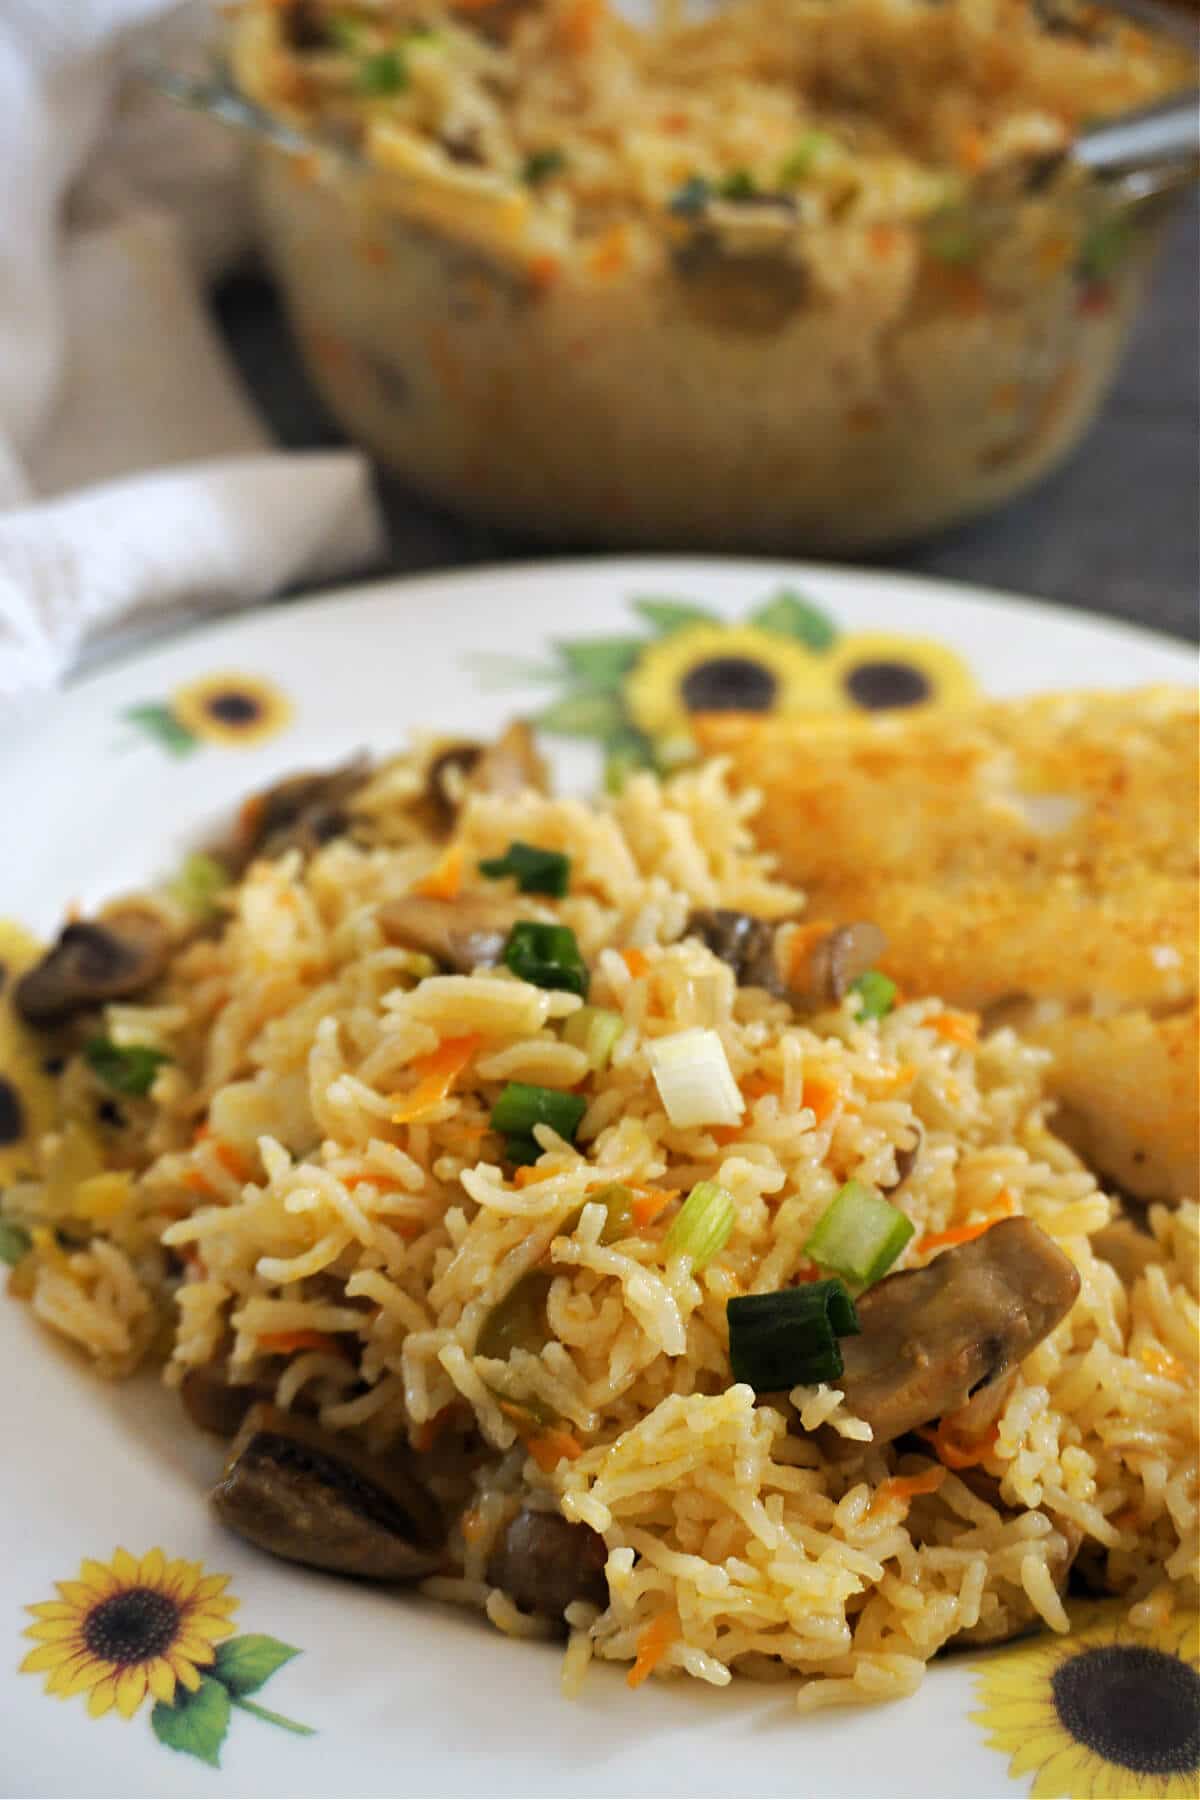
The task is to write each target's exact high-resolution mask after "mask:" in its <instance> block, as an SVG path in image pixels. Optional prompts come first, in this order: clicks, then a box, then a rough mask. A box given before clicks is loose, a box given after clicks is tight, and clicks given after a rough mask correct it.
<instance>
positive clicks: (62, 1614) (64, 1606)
mask: <svg viewBox="0 0 1200 1800" xmlns="http://www.w3.org/2000/svg"><path fill="white" fill-rule="evenodd" d="M25 1611H26V1612H27V1613H32V1614H33V1616H34V1618H35V1619H77V1618H78V1617H79V1608H78V1607H77V1606H72V1605H70V1604H69V1602H68V1601H66V1600H38V1601H36V1602H35V1603H34V1604H33V1605H32V1606H27V1607H26V1608H25Z"/></svg>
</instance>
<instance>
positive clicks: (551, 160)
mask: <svg viewBox="0 0 1200 1800" xmlns="http://www.w3.org/2000/svg"><path fill="white" fill-rule="evenodd" d="M566 166H567V159H566V156H565V154H564V153H563V151H561V150H534V151H533V152H532V153H531V154H530V155H529V156H527V157H526V158H525V161H524V163H523V164H522V166H521V180H522V181H523V182H525V183H526V185H527V186H529V187H538V186H539V185H540V183H542V182H543V181H549V179H550V177H551V175H561V174H562V172H563V170H564V169H565V168H566Z"/></svg>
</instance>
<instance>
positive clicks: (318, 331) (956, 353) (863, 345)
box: [173, 77, 1177, 553]
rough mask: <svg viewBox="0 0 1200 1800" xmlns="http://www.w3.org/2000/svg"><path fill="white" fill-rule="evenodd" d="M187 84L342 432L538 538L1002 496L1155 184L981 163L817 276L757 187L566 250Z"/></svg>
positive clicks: (1024, 462)
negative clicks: (244, 152) (731, 200)
mask: <svg viewBox="0 0 1200 1800" xmlns="http://www.w3.org/2000/svg"><path fill="white" fill-rule="evenodd" d="M173 85H174V89H175V91H176V93H177V94H178V93H180V92H181V91H182V89H181V83H180V81H179V79H176V80H175V81H174V83H173ZM185 97H187V98H189V99H191V100H192V101H193V102H194V103H199V104H201V105H205V106H207V107H208V109H209V110H211V111H214V112H216V113H217V114H218V115H219V116H222V117H224V118H226V119H227V120H230V121H231V122H233V123H235V124H239V125H242V126H244V127H247V128H248V129H249V131H250V134H251V140H252V178H253V183H254V189H255V195H256V200H257V206H258V212H259V217H260V220H261V228H262V238H263V244H264V247H265V250H266V253H267V256H268V259H269V262H270V265H271V267H272V269H273V271H274V273H275V276H276V278H277V280H278V283H279V286H280V289H281V291H282V294H283V297H284V300H285V303H286V307H287V310H288V313H289V315H290V318H291V322H292V325H293V327H294V330H295V333H296V336H297V339H298V341H299V344H300V347H301V350H302V353H303V356H304V359H305V362H306V364H307V367H308V369H309V371H310V372H311V375H312V378H313V380H314V382H315V384H316V386H317V387H318V389H319V390H320V392H321V394H322V395H323V397H324V399H325V401H326V402H327V404H328V406H329V408H330V410H331V411H332V412H333V414H334V415H335V416H336V417H337V419H338V420H339V421H340V423H341V424H342V426H343V427H344V428H345V430H346V432H347V433H348V434H349V435H350V436H351V437H352V438H354V439H356V440H357V441H358V442H360V443H361V444H363V445H364V446H365V447H366V448H367V449H368V450H369V451H370V452H371V453H372V454H373V455H374V456H375V457H377V458H378V459H379V461H380V462H381V463H383V464H384V465H385V466H386V467H387V468H389V469H390V470H392V471H393V472H394V473H395V474H397V475H398V476H400V477H401V478H402V479H403V480H404V481H405V482H407V483H408V484H410V485H411V486H412V487H413V488H415V489H417V490H419V491H420V492H422V493H424V494H425V495H427V496H429V497H430V498H432V499H434V500H435V501H437V502H440V503H442V504H444V505H446V506H449V507H451V508H453V509H455V510H457V511H459V512H461V513H463V514H466V515H468V516H470V517H472V518H476V519H480V520H484V521H487V522H489V523H492V524H496V525H500V526H503V527H506V528H508V529H510V530H516V531H520V532H522V533H526V534H533V535H536V536H538V537H540V538H542V539H544V540H547V541H557V542H576V543H578V542H581V541H583V542H588V543H592V544H597V545H654V546H657V547H671V546H677V547H687V548H691V549H696V548H704V547H711V548H714V549H717V548H720V549H730V550H732V549H740V550H747V549H759V550H769V551H792V550H802V551H811V552H833V553H845V552H849V551H861V550H870V549H877V548H881V547H883V546H888V545H894V544H896V543H898V542H901V541H903V540H906V539H911V538H913V537H916V536H919V535H922V534H925V533H928V532H932V531H937V530H940V529H942V528H943V527H946V526H948V525H951V524H952V523H954V522H955V521H958V520H961V519H964V518H967V517H969V516H970V515H972V514H976V513H981V512H984V511H986V510H988V509H989V508H991V507H994V506H996V505H998V504H999V503H1000V502H1002V501H1005V500H1007V499H1008V498H1009V497H1010V496H1012V495H1014V494H1016V493H1017V492H1019V491H1020V490H1021V489H1022V488H1025V487H1027V486H1028V485H1029V484H1030V483H1031V482H1034V481H1036V480H1037V479H1038V478H1039V477H1040V476H1041V475H1043V474H1044V473H1045V472H1046V471H1048V470H1049V469H1051V468H1053V467H1054V466H1055V465H1056V464H1057V463H1059V462H1060V461H1061V460H1062V459H1063V458H1064V457H1065V456H1066V455H1067V454H1068V453H1069V452H1070V450H1071V449H1072V448H1073V446H1074V445H1075V444H1076V443H1077V442H1078V440H1079V439H1080V437H1081V436H1082V434H1083V433H1084V432H1085V430H1086V429H1087V427H1088V425H1089V424H1090V422H1091V420H1092V419H1093V417H1094V415H1095V413H1096V410H1097V408H1098V406H1099V405H1100V403H1101V401H1102V399H1103V397H1104V394H1105V392H1106V390H1107V388H1108V386H1109V384H1110V381H1111V379H1112V376H1113V374H1114V371H1115V368H1116V365H1117V362H1118V359H1119V357H1120V355H1121V351H1122V348H1123V346H1124V344H1125V342H1126V339H1127V337H1128V334H1129V330H1130V326H1131V323H1132V321H1133V319H1134V316H1135V314H1136V311H1137V307H1138V303H1139V300H1140V298H1141V295H1142V292H1143V289H1144V285H1145V281H1146V276H1147V272H1148V270H1149V267H1150V264H1151V262H1152V259H1153V254H1154V251H1155V247H1156V245H1157V243H1158V240H1159V237H1160V235H1161V230H1162V226H1163V222H1164V218H1165V216H1166V213H1167V212H1168V211H1169V210H1170V207H1171V205H1172V203H1173V200H1174V197H1175V191H1177V190H1172V189H1168V190H1167V191H1165V192H1164V191H1156V190H1155V188H1154V184H1147V183H1145V182H1141V181H1138V180H1137V179H1126V180H1124V181H1122V182H1118V183H1100V182H1095V181H1086V180H1084V181H1081V180H1079V179H1066V180H1059V179H1054V180H1052V181H1050V182H1049V183H1048V184H1047V185H1045V186H1043V187H1041V188H1038V186H1037V184H1030V185H1029V186H1026V187H1023V188H1017V187H1016V185H1015V184H1013V185H1011V186H1010V188H1009V191H1008V192H1003V191H997V190H996V189H995V188H993V190H992V191H991V192H988V191H985V188H984V186H982V185H981V186H980V189H979V191H978V192H977V193H972V194H971V195H970V196H969V197H968V198H967V199H966V200H965V201H962V202H960V203H958V204H957V205H956V206H955V207H954V209H953V210H952V211H946V212H940V213H935V214H934V215H933V216H932V217H930V218H927V219H926V220H924V221H923V222H921V223H920V224H918V225H914V224H913V223H912V222H911V221H910V220H903V221H899V222H896V223H894V224H893V223H889V222H888V221H887V220H886V219H885V220H883V221H879V220H877V221H876V222H875V223H873V224H872V225H871V226H870V228H869V229H867V230H865V231H864V230H863V229H862V228H861V227H860V228H858V229H856V230H853V231H850V230H847V231H846V232H845V233H844V234H843V238H842V240H841V241H838V240H837V237H836V234H834V237H833V238H832V239H831V238H830V235H829V234H828V233H826V234H825V240H824V243H823V252H822V253H823V255H824V256H825V258H826V262H827V264H828V266H823V267H822V269H821V271H820V275H821V279H820V280H815V279H814V272H813V270H812V268H811V266H809V265H808V264H806V254H807V251H806V247H805V245H804V243H803V241H802V239H801V235H800V234H801V227H800V226H799V225H798V224H797V222H796V220H795V219H794V218H789V217H787V216H786V215H783V214H778V213H777V216H771V209H770V208H769V207H768V206H760V207H754V208H742V209H731V208H730V207H728V206H726V207H724V208H721V207H720V206H718V207H715V208H714V207H711V206H699V207H697V208H695V209H693V210H692V211H691V212H690V213H688V212H687V210H686V209H678V208H677V209H675V210H669V211H667V212H664V214H663V216H662V219H661V227H660V230H659V232H658V234H657V244H656V253H655V254H654V255H652V256H651V257H650V258H649V259H646V258H642V259H641V261H639V262H638V263H637V264H636V266H630V265H629V264H628V262H627V260H626V259H624V258H623V257H622V255H621V254H620V245H619V243H618V241H617V240H616V238H614V237H613V236H612V234H610V235H609V240H607V247H606V240H605V239H604V238H601V239H600V240H599V243H598V245H597V247H596V249H595V250H594V251H593V253H592V254H590V255H589V256H588V257H587V258H575V259H573V260H571V261H568V262H563V261H560V260H558V259H556V258H555V257H553V256H550V255H546V254H539V253H538V251H537V250H536V248H532V249H531V248H530V246H529V243H528V234H524V235H523V234H522V232H521V231H520V230H519V229H518V226H517V221H516V220H515V218H514V217H512V216H506V214H505V211H504V208H503V206H502V205H499V204H497V203H496V201H495V198H494V196H490V195H483V196H481V194H480V188H479V184H478V182H477V181H474V180H472V179H471V177H470V176H468V177H465V178H464V179H463V180H462V181H461V182H459V183H455V182H454V181H453V180H450V181H448V180H446V179H445V178H444V177H434V176H432V175H426V174H422V173H420V172H418V173H413V172H411V171H408V172H397V171H394V170H387V169H382V168H380V167H378V166H376V165H374V164H372V165H367V164H366V163H365V162H363V161H361V160H359V159H357V157H356V156H355V155H354V154H353V153H352V152H347V151H346V150H344V149H338V148H337V147H335V146H333V145H331V144H330V143H328V142H318V141H316V140H315V139H312V138H310V137H306V136H305V135H304V134H303V133H302V132H297V131H295V130H294V129H292V128H291V127H289V126H287V125H285V124H281V123H280V122H279V121H278V120H276V119H274V118H269V117H268V116H267V115H266V114H264V113H262V112H261V111H259V110H257V109H255V108H254V107H253V106H251V105H249V104H248V103H247V102H246V101H244V100H242V99H241V98H240V96H238V95H236V94H235V93H234V92H233V91H232V89H230V88H229V86H228V84H227V82H225V81H224V80H223V78H221V77H218V78H217V79H216V80H215V81H209V82H208V83H207V85H206V84H204V83H197V82H194V81H193V82H192V83H191V85H190V86H189V87H187V89H186V93H185ZM1148 185H1149V189H1150V191H1147V186H1148ZM735 210H739V211H740V216H739V217H734V211H735ZM798 246H799V247H798ZM830 259H832V260H830Z"/></svg>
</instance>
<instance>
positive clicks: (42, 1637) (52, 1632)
mask: <svg viewBox="0 0 1200 1800" xmlns="http://www.w3.org/2000/svg"><path fill="white" fill-rule="evenodd" d="M79 1626H80V1621H79V1618H78V1616H76V1617H75V1618H71V1619H39V1620H38V1622H37V1624H36V1625H27V1626H26V1627H25V1636H26V1637H28V1638H37V1639H38V1640H39V1642H41V1643H43V1644H65V1643H67V1642H68V1640H69V1639H72V1638H78V1636H79Z"/></svg>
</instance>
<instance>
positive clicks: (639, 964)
mask: <svg viewBox="0 0 1200 1800" xmlns="http://www.w3.org/2000/svg"><path fill="white" fill-rule="evenodd" d="M621 961H622V962H623V963H624V964H625V967H626V968H627V969H628V970H629V973H630V974H631V975H632V976H633V979H634V980H635V981H636V980H637V979H638V977H639V976H641V975H644V974H645V973H646V970H647V969H648V968H649V967H650V958H649V957H648V956H647V955H646V952H645V951H644V950H638V949H636V948H633V949H629V950H622V952H621Z"/></svg>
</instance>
